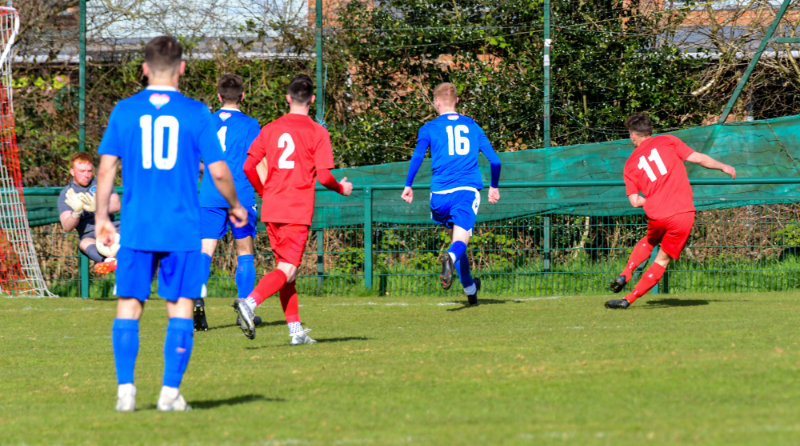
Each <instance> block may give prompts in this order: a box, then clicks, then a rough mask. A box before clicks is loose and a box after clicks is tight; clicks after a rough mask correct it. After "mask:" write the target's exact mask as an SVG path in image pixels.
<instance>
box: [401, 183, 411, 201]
mask: <svg viewBox="0 0 800 446" xmlns="http://www.w3.org/2000/svg"><path fill="white" fill-rule="evenodd" d="M400 198H402V199H403V200H404V201H405V202H406V203H411V202H412V201H414V191H413V190H412V189H411V188H410V187H408V186H406V187H404V188H403V193H402V194H400Z"/></svg>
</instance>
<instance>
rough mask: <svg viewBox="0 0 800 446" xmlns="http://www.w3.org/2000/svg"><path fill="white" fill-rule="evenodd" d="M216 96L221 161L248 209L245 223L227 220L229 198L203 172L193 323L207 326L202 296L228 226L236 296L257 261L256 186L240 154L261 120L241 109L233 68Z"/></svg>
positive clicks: (243, 292) (240, 85)
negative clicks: (199, 282) (199, 277)
mask: <svg viewBox="0 0 800 446" xmlns="http://www.w3.org/2000/svg"><path fill="white" fill-rule="evenodd" d="M217 98H219V100H220V102H221V103H222V108H220V109H219V110H218V111H217V112H216V113H214V123H215V124H216V128H217V136H218V137H219V142H220V144H222V151H223V153H224V154H225V162H226V163H227V164H228V168H229V169H230V170H231V173H232V174H233V183H234V185H235V186H236V195H237V196H238V197H239V201H240V202H241V204H242V206H244V207H245V209H247V211H248V214H249V215H248V220H247V224H246V225H245V226H244V227H241V228H237V227H235V226H234V225H232V224H230V223H229V222H228V202H227V201H226V200H225V198H224V197H223V196H222V195H220V193H219V191H217V188H216V187H215V186H214V182H213V181H212V180H211V177H210V176H209V175H203V180H202V182H201V184H200V206H201V207H200V225H201V226H200V236H201V237H202V238H203V247H202V251H203V277H204V278H205V280H204V282H203V283H204V285H203V293H202V297H200V298H198V299H195V301H194V329H195V330H196V331H197V330H208V322H207V321H206V312H205V305H203V297H205V295H206V291H207V288H206V285H205V284H206V283H207V282H208V276H209V275H210V274H211V257H212V256H213V255H214V250H216V249H217V242H218V241H219V239H221V238H222V237H224V236H225V233H226V232H228V226H229V225H230V227H231V232H232V233H233V238H234V240H235V242H234V244H235V248H236V255H237V257H236V289H237V291H238V296H239V298H240V299H244V298H246V297H247V296H249V295H250V291H253V285H254V283H255V280H256V266H255V263H254V262H253V238H254V237H255V235H256V225H257V224H258V214H257V213H256V198H255V190H254V189H253V186H252V185H251V184H250V181H249V180H248V179H247V176H246V175H245V174H244V170H243V166H244V160H245V159H247V150H248V149H249V148H250V144H251V143H252V142H253V140H254V139H256V137H257V136H258V133H259V132H260V131H261V126H260V125H259V124H258V121H257V120H255V119H253V118H251V117H249V116H247V115H246V114H244V113H242V111H241V110H239V104H241V102H242V101H243V100H244V81H243V80H242V78H241V77H240V76H237V75H235V74H224V75H222V77H221V78H220V79H219V82H217Z"/></svg>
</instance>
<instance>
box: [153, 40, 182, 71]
mask: <svg viewBox="0 0 800 446" xmlns="http://www.w3.org/2000/svg"><path fill="white" fill-rule="evenodd" d="M181 57H183V47H181V44H180V43H178V39H176V38H174V37H172V36H158V37H155V38H153V39H151V40H150V41H149V42H147V45H145V47H144V61H145V62H147V66H148V67H150V69H151V70H153V71H166V70H174V69H176V68H177V67H178V65H179V64H180V62H181Z"/></svg>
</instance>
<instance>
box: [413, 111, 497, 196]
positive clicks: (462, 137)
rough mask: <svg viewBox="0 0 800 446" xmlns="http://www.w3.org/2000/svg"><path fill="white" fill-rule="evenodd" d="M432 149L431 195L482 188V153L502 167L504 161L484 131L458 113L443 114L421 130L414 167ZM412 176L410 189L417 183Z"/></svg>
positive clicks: (414, 171) (414, 155) (468, 118)
mask: <svg viewBox="0 0 800 446" xmlns="http://www.w3.org/2000/svg"><path fill="white" fill-rule="evenodd" d="M428 147H430V149H431V170H432V171H433V176H432V178H431V192H443V191H448V190H452V189H455V188H458V187H472V188H475V189H482V188H483V180H482V179H481V172H480V170H479V169H478V154H479V153H481V152H483V154H484V155H485V156H486V158H488V159H489V161H490V162H492V163H493V164H494V163H495V162H496V163H498V165H499V162H500V158H499V157H498V156H497V154H496V153H495V151H494V149H492V145H491V143H489V139H488V138H487V137H486V133H484V132H483V129H481V127H480V126H479V125H478V124H476V123H475V121H473V120H472V118H470V117H468V116H464V115H460V114H458V113H445V114H443V115H440V116H439V117H438V118H436V119H434V120H432V121H428V122H426V123H425V124H424V125H423V126H422V127H421V128H420V129H419V133H418V135H417V146H416V148H415V149H414V154H413V155H412V165H413V164H415V163H414V161H418V162H420V163H421V162H422V158H423V157H424V156H425V152H427V150H428ZM415 158H416V160H415ZM418 166H419V165H418V164H417V167H418ZM413 173H414V174H415V173H416V170H413ZM409 177H410V178H408V180H407V181H406V186H409V187H410V186H411V184H410V182H411V181H413V176H412V175H411V172H409Z"/></svg>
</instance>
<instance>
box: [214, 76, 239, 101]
mask: <svg viewBox="0 0 800 446" xmlns="http://www.w3.org/2000/svg"><path fill="white" fill-rule="evenodd" d="M242 92H244V80H242V77H241V76H239V75H238V74H230V73H226V74H223V75H222V77H220V78H219V82H217V93H219V95H220V96H221V97H222V102H223V103H226V104H230V103H236V104H238V103H239V102H241V101H242Z"/></svg>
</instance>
